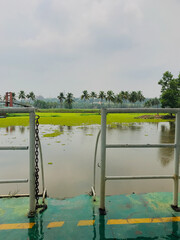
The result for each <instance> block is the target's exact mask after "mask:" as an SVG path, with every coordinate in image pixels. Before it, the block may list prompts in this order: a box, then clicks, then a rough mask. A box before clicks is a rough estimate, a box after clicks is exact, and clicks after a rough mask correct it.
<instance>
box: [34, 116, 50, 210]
mask: <svg viewBox="0 0 180 240" xmlns="http://www.w3.org/2000/svg"><path fill="white" fill-rule="evenodd" d="M39 118H40V116H38V115H36V119H35V200H36V209H38V208H41V210H40V211H39V212H40V213H42V212H43V211H44V210H46V209H47V205H46V204H45V202H44V200H43V204H39V166H38V163H39Z"/></svg>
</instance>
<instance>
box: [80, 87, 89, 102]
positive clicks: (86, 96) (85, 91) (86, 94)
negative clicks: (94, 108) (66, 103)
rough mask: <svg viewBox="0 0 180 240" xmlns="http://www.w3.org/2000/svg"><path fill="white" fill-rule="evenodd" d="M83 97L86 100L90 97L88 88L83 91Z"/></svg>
mask: <svg viewBox="0 0 180 240" xmlns="http://www.w3.org/2000/svg"><path fill="white" fill-rule="evenodd" d="M81 99H84V101H86V100H88V99H89V94H88V91H87V90H84V91H83V94H82V95H81Z"/></svg>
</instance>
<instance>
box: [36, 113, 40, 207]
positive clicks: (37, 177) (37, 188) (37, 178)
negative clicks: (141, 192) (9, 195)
mask: <svg viewBox="0 0 180 240" xmlns="http://www.w3.org/2000/svg"><path fill="white" fill-rule="evenodd" d="M39 118H40V117H39V116H38V115H36V119H35V199H36V207H38V205H39V203H38V200H39V166H38V163H39Z"/></svg>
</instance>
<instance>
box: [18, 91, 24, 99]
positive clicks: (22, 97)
mask: <svg viewBox="0 0 180 240" xmlns="http://www.w3.org/2000/svg"><path fill="white" fill-rule="evenodd" d="M18 98H19V99H21V101H22V100H23V99H26V95H25V92H24V91H22V90H21V91H20V92H19V96H18Z"/></svg>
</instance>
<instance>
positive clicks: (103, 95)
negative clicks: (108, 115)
mask: <svg viewBox="0 0 180 240" xmlns="http://www.w3.org/2000/svg"><path fill="white" fill-rule="evenodd" d="M98 98H100V99H101V106H102V101H103V99H105V98H106V94H105V93H104V91H100V92H99V96H98Z"/></svg>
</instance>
